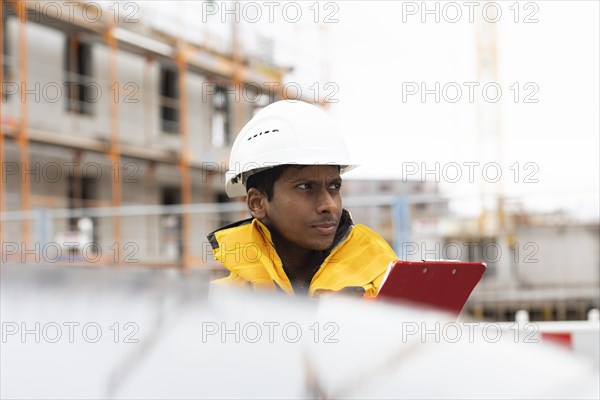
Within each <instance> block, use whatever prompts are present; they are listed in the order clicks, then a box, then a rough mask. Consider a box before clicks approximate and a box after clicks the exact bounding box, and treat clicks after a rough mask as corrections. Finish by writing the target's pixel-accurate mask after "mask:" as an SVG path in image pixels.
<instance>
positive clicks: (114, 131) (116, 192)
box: [105, 18, 121, 263]
mask: <svg viewBox="0 0 600 400" xmlns="http://www.w3.org/2000/svg"><path fill="white" fill-rule="evenodd" d="M114 27H115V23H114V20H113V18H108V28H107V30H106V33H105V39H106V42H107V43H108V48H109V57H108V76H109V85H110V86H109V87H114V85H115V84H116V85H118V84H119V83H118V79H119V78H118V70H117V40H116V38H115V36H114ZM119 101H120V99H118V98H117V99H113V101H111V102H110V131H111V134H110V148H109V151H108V158H109V160H110V162H111V166H110V168H114V169H115V170H116V171H120V169H121V166H120V158H121V156H120V146H119V144H120V143H119V140H120V139H119ZM115 176H116V178H117V179H115ZM115 176H113V179H112V184H111V188H112V206H113V207H119V206H120V205H121V179H120V176H121V174H120V173H117V174H116V175H115ZM113 239H114V241H115V242H116V243H117V246H121V219H120V217H119V216H118V215H115V216H114V217H113ZM120 261H121V260H116V262H117V263H119V262H120Z"/></svg>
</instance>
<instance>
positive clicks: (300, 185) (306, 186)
mask: <svg viewBox="0 0 600 400" xmlns="http://www.w3.org/2000/svg"><path fill="white" fill-rule="evenodd" d="M296 187H297V188H300V189H310V183H301V184H299V185H298V186H296Z"/></svg>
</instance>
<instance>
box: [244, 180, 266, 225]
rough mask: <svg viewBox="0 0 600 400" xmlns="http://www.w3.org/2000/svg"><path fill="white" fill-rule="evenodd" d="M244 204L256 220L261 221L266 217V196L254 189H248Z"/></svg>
mask: <svg viewBox="0 0 600 400" xmlns="http://www.w3.org/2000/svg"><path fill="white" fill-rule="evenodd" d="M246 204H247V205H248V209H249V210H250V214H252V216H253V217H254V218H256V219H258V220H259V221H260V220H263V219H264V218H265V217H266V216H267V211H266V205H267V196H266V195H265V194H264V193H263V192H261V191H260V190H258V189H256V188H250V190H248V194H247V196H246Z"/></svg>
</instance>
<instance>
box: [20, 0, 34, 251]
mask: <svg viewBox="0 0 600 400" xmlns="http://www.w3.org/2000/svg"><path fill="white" fill-rule="evenodd" d="M17 15H18V17H19V22H20V23H19V81H20V82H21V84H26V83H27V5H26V4H25V2H24V1H19V3H18V5H17ZM20 105H21V113H20V114H21V115H20V120H19V124H18V134H17V145H18V146H19V149H20V154H21V211H23V212H26V211H28V210H29V208H30V197H31V196H30V195H31V192H30V190H31V188H30V185H29V179H27V176H28V175H27V171H28V170H29V139H28V137H27V129H28V111H29V110H28V104H27V101H21V102H20ZM21 229H22V232H23V236H22V240H23V242H24V243H25V244H27V243H29V240H30V236H31V234H30V230H29V221H27V220H23V221H22V222H21Z"/></svg>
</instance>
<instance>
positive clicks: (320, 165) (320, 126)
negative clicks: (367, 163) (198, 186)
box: [208, 100, 397, 297]
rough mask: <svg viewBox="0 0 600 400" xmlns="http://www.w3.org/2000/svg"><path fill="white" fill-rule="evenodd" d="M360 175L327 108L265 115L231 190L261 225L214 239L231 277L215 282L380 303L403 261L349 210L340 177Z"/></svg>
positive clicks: (242, 154) (282, 108)
mask: <svg viewBox="0 0 600 400" xmlns="http://www.w3.org/2000/svg"><path fill="white" fill-rule="evenodd" d="M353 167H355V165H354V164H353V163H352V161H351V160H350V157H349V155H348V151H347V148H346V144H345V143H344V141H343V139H342V138H341V136H340V135H339V134H338V132H337V130H336V128H335V124H334V123H333V120H332V119H331V118H330V117H329V116H328V115H327V114H325V112H324V111H322V110H321V109H320V108H318V107H316V106H313V105H310V104H307V103H304V102H301V101H293V102H292V101H286V100H283V101H279V102H276V103H273V104H271V105H268V106H267V107H265V108H264V109H263V110H261V111H259V112H258V113H257V114H256V116H254V118H252V119H251V120H250V121H249V122H248V123H247V124H246V125H245V126H244V128H242V130H241V132H240V133H239V135H238V136H237V138H236V140H235V142H234V144H233V147H232V149H231V156H230V161H229V168H230V170H229V171H228V172H227V174H226V184H225V188H226V191H227V195H228V196H229V197H237V196H246V203H247V205H248V209H249V211H250V214H251V215H252V218H249V219H246V220H243V221H239V222H236V223H234V224H231V225H228V226H226V227H223V228H220V229H218V230H216V231H214V232H212V233H211V234H209V235H208V238H209V240H210V243H211V245H212V248H213V252H214V255H215V258H216V259H217V260H219V261H220V262H222V263H223V265H224V266H225V267H226V268H227V269H229V270H230V275H229V276H228V277H227V278H223V279H220V280H217V281H215V282H214V283H215V284H219V285H233V286H251V287H253V288H260V289H270V290H282V291H284V292H286V293H288V294H302V295H308V296H311V297H313V296H318V295H321V294H323V293H324V292H339V291H345V292H355V293H359V294H361V295H364V296H366V297H375V296H376V295H377V292H378V290H379V287H380V284H381V282H382V280H383V278H384V275H385V273H386V271H387V268H388V266H389V265H390V263H391V262H393V261H395V260H396V259H397V256H396V254H395V253H394V251H393V250H392V249H391V248H390V246H389V245H388V244H387V243H386V242H385V240H383V239H382V238H381V237H380V236H379V235H377V234H376V233H375V232H373V231H372V230H371V229H369V228H367V227H366V226H363V225H354V224H353V223H352V219H351V217H350V213H349V212H348V211H346V210H344V209H343V208H342V196H341V193H340V189H341V186H342V178H341V177H340V174H342V173H344V172H346V171H348V170H349V169H351V168H353Z"/></svg>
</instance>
